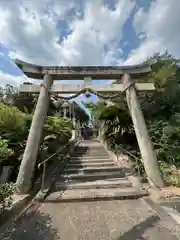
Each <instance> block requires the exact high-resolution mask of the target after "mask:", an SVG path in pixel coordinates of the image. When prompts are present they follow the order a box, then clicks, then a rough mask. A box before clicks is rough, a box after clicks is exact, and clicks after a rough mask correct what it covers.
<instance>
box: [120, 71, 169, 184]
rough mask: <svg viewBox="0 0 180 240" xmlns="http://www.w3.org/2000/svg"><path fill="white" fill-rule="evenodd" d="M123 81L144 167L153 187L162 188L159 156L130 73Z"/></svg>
mask: <svg viewBox="0 0 180 240" xmlns="http://www.w3.org/2000/svg"><path fill="white" fill-rule="evenodd" d="M122 81H123V84H124V87H125V89H126V99H127V104H128V107H129V111H130V113H131V117H132V122H133V125H134V130H135V133H136V138H137V141H138V144H139V149H140V152H141V156H142V160H143V163H144V168H145V171H146V174H147V177H148V182H149V184H150V185H151V186H152V187H159V188H162V187H164V186H165V183H164V180H163V178H162V176H161V172H160V169H159V165H158V162H157V156H156V153H155V151H154V149H153V145H152V142H151V139H150V137H149V134H148V130H147V126H146V123H145V120H144V116H143V113H142V110H141V107H140V104H139V101H138V98H137V94H136V89H135V86H134V83H133V80H132V79H131V77H130V76H129V75H128V74H125V75H124V76H123V78H122Z"/></svg>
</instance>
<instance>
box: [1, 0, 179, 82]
mask: <svg viewBox="0 0 180 240" xmlns="http://www.w3.org/2000/svg"><path fill="white" fill-rule="evenodd" d="M179 12H180V1H177V0H171V1H169V0H68V1H67V0H38V1H37V0H31V1H29V0H1V1H0V85H5V84H13V85H18V84H20V83H22V82H23V81H24V80H25V81H27V79H26V78H25V76H24V75H23V73H22V72H21V71H20V70H19V69H18V68H17V67H16V65H15V64H14V63H13V62H12V58H20V59H22V60H24V61H28V62H31V63H36V64H41V65H59V66H61V65H63V66H64V65H66V66H68V65H69V66H75V65H106V66H107V65H110V66H111V65H131V64H137V63H141V62H143V61H145V60H146V59H147V57H150V56H152V55H153V54H154V53H155V52H162V53H163V52H164V51H165V50H168V51H169V52H170V53H172V54H173V55H174V56H175V57H177V58H178V57H180V48H179V42H180V31H177V29H178V28H179V22H180V14H179ZM169 16H171V18H169ZM94 82H95V83H100V82H99V81H94ZM101 83H103V81H102V82H101Z"/></svg>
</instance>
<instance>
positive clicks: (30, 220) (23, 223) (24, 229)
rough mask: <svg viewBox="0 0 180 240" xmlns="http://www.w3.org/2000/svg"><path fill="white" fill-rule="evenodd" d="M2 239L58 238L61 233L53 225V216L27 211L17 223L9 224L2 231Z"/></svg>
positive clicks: (40, 239)
mask: <svg viewBox="0 0 180 240" xmlns="http://www.w3.org/2000/svg"><path fill="white" fill-rule="evenodd" d="M0 239H5V240H20V239H22V240H32V239H36V240H49V239H51V240H58V239H60V235H59V233H58V231H57V230H56V229H54V228H53V227H52V221H51V216H50V215H48V214H41V213H40V212H38V211H36V210H35V212H34V210H33V211H30V212H26V213H25V214H24V215H23V216H22V217H20V219H18V220H17V221H16V222H15V223H13V224H12V225H10V226H8V227H7V228H6V229H5V230H4V231H3V233H0Z"/></svg>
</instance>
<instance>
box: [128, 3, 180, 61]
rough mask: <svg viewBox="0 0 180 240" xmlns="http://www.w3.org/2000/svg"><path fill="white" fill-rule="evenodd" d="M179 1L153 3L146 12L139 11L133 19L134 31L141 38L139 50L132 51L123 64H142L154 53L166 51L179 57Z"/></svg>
mask: <svg viewBox="0 0 180 240" xmlns="http://www.w3.org/2000/svg"><path fill="white" fill-rule="evenodd" d="M179 13H180V1H177V0H171V1H169V0H156V1H155V2H154V1H153V2H152V4H151V7H150V10H149V11H148V12H144V11H143V9H139V10H138V11H137V13H136V15H135V17H134V23H133V26H134V29H135V31H136V33H137V35H138V36H139V38H140V39H141V37H142V36H143V38H142V41H141V44H140V46H139V48H137V49H136V50H133V51H132V53H131V54H130V56H129V57H128V59H127V61H126V62H125V64H135V63H139V62H143V61H144V60H146V58H147V57H150V56H152V54H153V53H155V52H160V53H163V52H164V51H165V50H168V51H169V52H170V53H171V54H173V55H174V56H175V57H180V47H179V43H180V31H179V23H180V14H179Z"/></svg>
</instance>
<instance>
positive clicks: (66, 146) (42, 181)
mask: <svg viewBox="0 0 180 240" xmlns="http://www.w3.org/2000/svg"><path fill="white" fill-rule="evenodd" d="M78 141H79V140H74V141H71V140H70V141H69V142H68V143H67V144H65V145H64V146H61V147H60V148H59V149H58V150H57V151H56V152H55V153H53V154H52V155H50V156H49V157H48V158H46V159H45V160H44V161H43V162H41V163H39V164H38V168H39V169H40V168H41V166H43V172H42V180H41V190H43V189H44V185H45V177H46V166H47V162H48V161H50V160H51V159H52V158H53V157H55V156H57V155H59V154H62V152H63V150H64V149H66V148H68V147H69V146H70V144H72V143H74V145H77V143H78ZM69 151H70V149H69ZM61 161H62V159H61Z"/></svg>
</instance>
